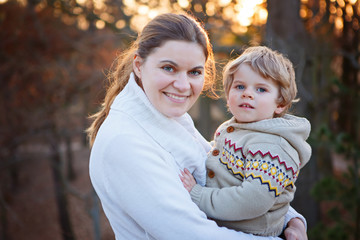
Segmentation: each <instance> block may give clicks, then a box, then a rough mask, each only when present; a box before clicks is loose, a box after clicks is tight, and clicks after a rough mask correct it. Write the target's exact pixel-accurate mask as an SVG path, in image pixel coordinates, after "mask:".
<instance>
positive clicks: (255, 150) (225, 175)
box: [190, 115, 311, 236]
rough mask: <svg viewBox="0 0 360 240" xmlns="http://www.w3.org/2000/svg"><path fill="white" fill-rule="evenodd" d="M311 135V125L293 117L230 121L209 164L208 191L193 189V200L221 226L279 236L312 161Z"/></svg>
mask: <svg viewBox="0 0 360 240" xmlns="http://www.w3.org/2000/svg"><path fill="white" fill-rule="evenodd" d="M309 133H310V123H309V122H308V121H307V120H306V119H305V118H300V117H295V116H292V115H285V116H284V117H282V118H273V119H266V120H263V121H259V122H254V123H248V124H239V123H236V121H235V119H234V118H232V119H230V120H229V121H226V122H225V123H223V124H222V125H221V126H220V127H219V128H218V129H217V131H216V133H215V139H214V141H215V143H214V146H213V149H212V151H211V152H210V153H209V156H208V160H207V162H206V167H207V180H206V181H207V182H206V187H201V186H200V185H199V184H197V185H195V187H194V188H193V189H192V191H191V193H190V194H191V197H192V200H193V201H194V202H195V203H196V204H197V205H198V206H199V208H200V209H201V210H203V211H204V212H205V213H206V214H207V216H209V217H211V218H214V219H215V221H216V222H217V223H218V225H220V226H225V227H228V228H232V229H235V230H239V231H244V232H248V233H253V234H256V235H264V236H277V235H279V234H280V233H281V232H282V229H283V223H284V215H285V214H286V212H287V211H288V208H289V203H290V202H291V201H292V200H293V198H294V193H295V185H294V184H295V181H296V179H297V178H298V175H299V170H300V169H301V168H302V167H303V166H304V165H305V164H306V163H307V162H308V161H309V159H310V155H311V148H310V145H309V144H308V143H307V142H306V139H307V138H308V136H309Z"/></svg>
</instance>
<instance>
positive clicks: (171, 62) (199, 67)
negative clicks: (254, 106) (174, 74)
mask: <svg viewBox="0 0 360 240" xmlns="http://www.w3.org/2000/svg"><path fill="white" fill-rule="evenodd" d="M160 63H170V64H171V65H174V66H175V67H178V66H179V65H178V64H177V63H176V62H174V61H172V60H162V61H160ZM192 69H204V66H202V65H199V66H196V67H193V68H192Z"/></svg>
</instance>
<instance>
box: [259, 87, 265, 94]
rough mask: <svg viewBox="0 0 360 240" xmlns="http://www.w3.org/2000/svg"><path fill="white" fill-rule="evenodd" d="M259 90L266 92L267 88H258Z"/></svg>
mask: <svg viewBox="0 0 360 240" xmlns="http://www.w3.org/2000/svg"><path fill="white" fill-rule="evenodd" d="M257 91H258V92H261V93H263V92H266V89H265V88H258V89H257Z"/></svg>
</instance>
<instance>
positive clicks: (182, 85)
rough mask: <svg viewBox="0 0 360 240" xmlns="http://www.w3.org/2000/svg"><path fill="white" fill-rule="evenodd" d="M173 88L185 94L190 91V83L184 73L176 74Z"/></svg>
mask: <svg viewBox="0 0 360 240" xmlns="http://www.w3.org/2000/svg"><path fill="white" fill-rule="evenodd" d="M174 87H175V88H176V89H178V90H179V91H180V92H185V91H187V90H189V89H190V82H189V79H188V76H187V74H186V73H179V74H177V76H176V79H175V81H174Z"/></svg>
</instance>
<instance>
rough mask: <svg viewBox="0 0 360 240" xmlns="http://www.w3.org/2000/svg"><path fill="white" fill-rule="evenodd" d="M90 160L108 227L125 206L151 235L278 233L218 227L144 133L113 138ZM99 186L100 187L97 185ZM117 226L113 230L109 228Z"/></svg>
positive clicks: (166, 156) (205, 236)
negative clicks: (97, 160)
mask: <svg viewBox="0 0 360 240" xmlns="http://www.w3.org/2000/svg"><path fill="white" fill-rule="evenodd" d="M100 154H103V156H102V159H103V160H102V163H99V164H98V165H97V166H93V169H94V170H93V171H94V172H93V173H92V179H94V181H95V182H96V181H100V182H101V183H100V184H96V183H95V185H98V187H97V193H98V195H99V197H100V199H101V202H102V204H103V207H104V209H105V208H106V209H108V212H110V213H111V214H108V215H107V217H108V218H109V222H110V224H111V225H112V228H117V224H119V223H121V221H123V220H122V219H121V218H122V217H123V215H120V214H119V212H120V210H121V211H125V212H126V215H127V216H129V218H131V219H132V220H131V221H134V222H136V223H137V224H138V225H139V226H141V227H142V228H143V229H144V231H146V232H147V234H149V235H150V236H151V239H159V240H161V239H174V240H177V239H254V240H256V239H258V240H260V239H279V238H271V237H258V236H253V235H251V234H245V233H241V232H236V231H233V230H229V229H227V228H220V227H218V226H217V225H216V223H215V222H213V221H210V220H208V219H207V218H206V215H205V214H204V213H203V212H201V211H200V210H199V208H198V207H197V206H196V205H195V204H194V203H193V202H192V201H191V198H190V196H189V194H188V192H187V191H186V190H185V188H184V187H183V185H182V183H181V181H180V179H179V176H178V173H177V172H176V170H174V168H173V166H172V165H171V163H169V159H170V158H171V155H170V154H168V153H166V154H165V153H164V152H163V151H159V149H157V148H154V147H153V146H152V145H151V144H149V143H148V142H146V140H144V139H143V138H139V137H137V136H134V135H129V136H121V137H117V138H115V139H113V140H112V141H111V142H109V144H108V145H107V146H106V147H104V148H103V151H102V152H101V153H100ZM99 186H100V187H99ZM114 231H116V230H114Z"/></svg>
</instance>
